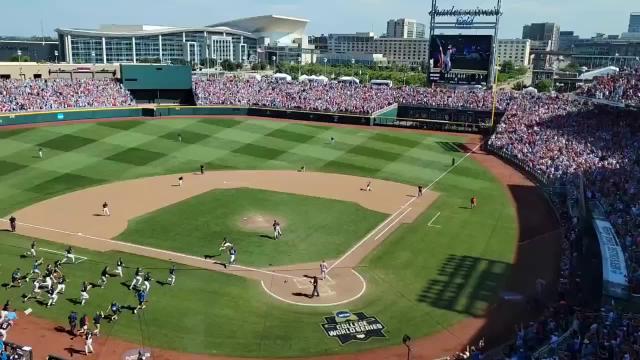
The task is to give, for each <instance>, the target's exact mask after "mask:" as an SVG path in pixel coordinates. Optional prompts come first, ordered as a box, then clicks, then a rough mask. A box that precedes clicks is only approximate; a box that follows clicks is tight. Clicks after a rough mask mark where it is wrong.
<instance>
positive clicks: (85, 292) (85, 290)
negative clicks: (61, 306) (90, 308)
mask: <svg viewBox="0 0 640 360" xmlns="http://www.w3.org/2000/svg"><path fill="white" fill-rule="evenodd" d="M89 289H91V285H89V283H88V282H86V281H83V282H82V287H81V288H80V306H84V304H85V303H86V302H87V300H89Z"/></svg>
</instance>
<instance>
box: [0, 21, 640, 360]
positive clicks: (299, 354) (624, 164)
mask: <svg viewBox="0 0 640 360" xmlns="http://www.w3.org/2000/svg"><path fill="white" fill-rule="evenodd" d="M498 13H499V10H498ZM491 15H496V14H491ZM497 16H499V14H498V15H497ZM305 24H306V20H303V19H296V18H287V17H279V16H265V17H255V18H247V19H241V20H234V21H229V22H224V23H219V24H214V25H211V26H206V27H202V28H168V27H149V26H141V27H135V26H129V27H127V28H123V27H115V26H111V27H105V28H101V29H98V30H86V29H58V30H57V31H58V34H59V36H60V39H61V46H62V47H63V49H64V51H63V53H62V54H61V56H63V57H64V58H65V61H66V64H65V66H66V67H64V68H63V67H61V66H60V65H58V64H50V65H49V68H48V71H47V72H45V73H44V74H45V76H44V77H43V78H40V77H35V76H34V78H33V79H31V78H30V77H26V76H23V77H17V78H11V77H10V78H6V79H4V78H3V79H2V80H0V195H1V196H0V198H1V199H2V201H0V216H2V219H0V227H1V228H2V229H3V231H0V284H1V286H2V287H3V288H4V289H3V290H1V291H2V292H1V294H3V295H4V298H3V299H0V301H3V304H4V306H3V309H2V313H1V318H0V340H1V343H2V346H3V347H6V349H8V350H6V351H7V352H11V354H12V356H15V357H12V358H15V359H28V360H30V359H32V358H45V357H46V358H48V359H71V358H73V357H74V356H84V355H87V356H92V357H95V358H99V359H194V360H195V359H202V360H204V359H211V360H215V359H233V358H237V359H240V358H244V359H249V358H251V359H259V358H309V359H311V358H318V359H344V360H347V359H353V360H355V359H367V360H369V359H371V360H373V359H466V358H471V359H480V358H496V359H499V358H509V359H511V358H518V359H520V358H522V359H529V358H532V359H545V358H554V357H557V356H560V355H562V356H565V358H576V359H578V358H590V357H589V356H593V352H596V351H599V352H600V354H603V351H604V352H606V351H609V350H607V349H611V351H612V353H610V354H613V352H615V354H616V355H615V357H611V358H616V359H617V358H622V356H623V355H625V354H626V355H625V356H630V357H629V358H636V356H637V355H638V350H637V339H638V338H637V333H638V331H639V329H640V325H639V323H638V322H637V320H638V319H637V317H636V315H634V309H635V308H636V307H637V303H636V302H635V300H634V298H635V297H637V296H639V295H638V294H640V290H639V289H638V284H640V283H639V282H638V280H640V279H639V278H638V277H637V275H638V265H637V264H638V262H637V261H638V258H637V257H636V255H637V249H638V247H637V246H638V245H637V243H638V239H640V238H639V233H638V229H640V227H639V224H638V218H639V217H638V216H639V215H640V195H639V194H640V192H639V190H638V189H640V148H639V147H640V141H638V139H639V136H640V127H639V124H640V89H639V88H638V86H639V84H640V68H639V67H635V68H627V69H620V71H619V72H617V73H615V74H613V75H608V76H604V77H597V78H595V79H594V81H593V82H591V83H589V84H584V86H583V87H581V88H580V89H578V90H577V91H575V92H571V93H565V94H558V93H553V94H545V93H533V92H531V91H526V90H523V91H516V90H510V89H498V87H497V86H491V84H490V82H491V81H489V84H486V83H485V84H484V85H485V87H484V88H478V87H460V86H455V87H453V86H442V84H440V86H436V85H438V84H435V85H434V84H432V85H430V86H424V87H422V86H393V85H392V84H388V85H389V86H376V85H373V84H369V83H363V84H360V83H358V82H354V81H342V80H338V81H334V80H330V79H325V80H326V81H325V80H322V79H320V77H318V78H316V80H310V79H308V78H307V79H303V78H298V79H291V78H286V77H283V76H279V75H282V74H277V73H272V74H266V75H264V74H263V75H262V76H233V75H230V74H226V75H221V74H219V73H211V72H202V71H196V70H194V68H193V66H191V65H177V64H171V63H170V62H171V61H169V62H167V61H165V60H166V59H169V60H171V59H173V60H174V62H175V60H176V59H178V58H180V59H187V60H189V59H191V58H192V57H196V58H202V59H209V58H210V54H212V53H215V54H218V55H219V56H223V54H226V55H224V56H227V57H228V58H229V59H235V61H238V62H244V61H256V62H259V61H261V60H260V57H261V56H262V57H265V56H266V59H265V61H269V60H270V58H271V56H270V55H269V50H268V49H266V48H265V46H267V45H265V43H264V38H265V36H266V35H265V34H270V35H269V36H270V37H277V38H278V39H280V40H283V39H293V38H295V37H296V36H299V35H300V34H301V33H302V32H303V31H304V27H305ZM496 31H497V29H496ZM196 34H197V36H201V38H198V39H196ZM190 37H191V38H192V39H191V40H190ZM125 39H126V40H125ZM443 41H444V40H443ZM124 42H128V44H130V45H131V46H130V48H128V47H127V46H129V45H127V46H122V44H123V43H124ZM116 44H120V45H118V46H116ZM136 44H137V45H136ZM281 47H282V46H281ZM127 49H129V50H127ZM449 49H451V45H449ZM440 50H441V51H442V49H440ZM127 51H129V52H130V54H129V53H128V52H127ZM139 51H140V52H139ZM154 51H155V52H157V53H154ZM287 51H288V50H287ZM265 54H266V55H265ZM308 55H309V56H310V57H312V54H308ZM282 56H283V58H282V59H285V58H286V56H292V55H285V54H283V55H282ZM443 56H444V55H443ZM96 57H98V58H99V59H102V64H95V63H96V60H95V58H96ZM143 57H144V58H156V57H157V58H160V59H161V60H160V61H159V62H158V63H154V64H139V63H137V62H138V61H139V60H140V59H141V58H143ZM163 57H166V58H163ZM91 58H93V59H91ZM218 59H219V58H218ZM449 60H450V59H447V60H446V61H449ZM278 61H288V60H278ZM301 61H302V59H301ZM443 61H445V60H444V59H443ZM91 62H92V63H93V64H89V65H87V64H88V63H91ZM97 62H98V63H100V62H101V61H100V60H98V61H97ZM34 66H35V65H34ZM38 66H40V65H38ZM455 66H456V63H455V61H454V62H452V63H450V64H448V65H447V67H448V68H449V67H452V68H453V70H452V71H456V70H455ZM443 67H444V66H443ZM20 71H23V70H22V69H21V70H20ZM439 71H442V70H439ZM464 74H467V75H468V74H469V72H464ZM489 74H491V71H489ZM467 75H465V76H467ZM474 76H475V75H474ZM477 76H478V78H482V76H484V78H485V79H486V78H487V73H486V71H485V72H484V75H483V74H481V73H478V74H477ZM318 79H319V80H318ZM433 79H434V78H432V80H433ZM623 84H624V85H623ZM67 286H68V288H67ZM603 333H605V335H603ZM609 337H610V338H609ZM614 338H615V341H613V339H614ZM605 339H610V340H612V341H611V342H609V341H606V344H604V341H605ZM576 342H577V343H578V344H579V345H580V346H578V347H576V346H575V344H576ZM614 342H615V345H612V343H614ZM601 343H602V344H601ZM596 346H597V347H596ZM585 354H586V355H585ZM612 356H613V355H612Z"/></svg>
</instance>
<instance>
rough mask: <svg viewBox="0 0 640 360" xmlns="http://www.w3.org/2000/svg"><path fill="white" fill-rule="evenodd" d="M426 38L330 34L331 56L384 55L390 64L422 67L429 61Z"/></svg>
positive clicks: (368, 33)
mask: <svg viewBox="0 0 640 360" xmlns="http://www.w3.org/2000/svg"><path fill="white" fill-rule="evenodd" d="M427 46H428V40H427V39H424V38H422V39H421V38H391V37H380V38H379V37H376V36H375V35H374V34H373V33H372V32H360V33H354V34H329V35H328V53H329V54H333V53H335V54H347V55H346V56H348V54H353V55H354V56H355V55H361V54H382V55H383V56H384V58H386V59H387V61H388V63H389V64H397V65H406V66H420V65H421V64H422V63H424V62H426V61H428V59H427V57H428V48H427Z"/></svg>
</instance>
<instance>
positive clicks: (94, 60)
mask: <svg viewBox="0 0 640 360" xmlns="http://www.w3.org/2000/svg"><path fill="white" fill-rule="evenodd" d="M91 63H92V64H93V66H96V52H95V51H92V52H91Z"/></svg>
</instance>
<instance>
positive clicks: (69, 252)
mask: <svg viewBox="0 0 640 360" xmlns="http://www.w3.org/2000/svg"><path fill="white" fill-rule="evenodd" d="M67 260H69V261H71V263H72V264H75V263H76V256H75V255H74V254H73V249H72V248H71V246H69V247H68V248H67V249H66V250H65V251H64V259H62V263H66V262H67Z"/></svg>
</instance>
